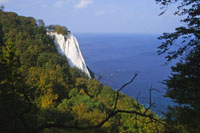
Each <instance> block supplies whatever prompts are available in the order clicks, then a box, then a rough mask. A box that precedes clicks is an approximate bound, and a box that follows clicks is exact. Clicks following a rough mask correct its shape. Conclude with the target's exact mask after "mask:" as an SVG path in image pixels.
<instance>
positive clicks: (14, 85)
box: [0, 11, 163, 133]
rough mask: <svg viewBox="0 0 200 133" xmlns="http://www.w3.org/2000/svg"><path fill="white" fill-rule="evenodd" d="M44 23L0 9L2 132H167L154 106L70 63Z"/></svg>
mask: <svg viewBox="0 0 200 133" xmlns="http://www.w3.org/2000/svg"><path fill="white" fill-rule="evenodd" d="M46 27H47V26H45V24H44V22H43V21H42V20H35V19H34V18H32V17H23V16H18V15H17V14H16V13H13V12H4V11H0V132H2V133H3V132H6V133H7V132H34V133H35V132H59V133H60V132H65V133H66V132H69V133H73V132H80V133H81V132H86V133H88V132H130V133H131V132H133V133H134V132H162V131H163V123H162V122H160V121H162V119H161V118H160V117H158V116H156V114H155V113H153V112H152V111H151V110H150V108H145V107H143V106H142V105H140V104H139V103H138V101H137V100H134V99H133V98H130V97H128V96H127V95H124V94H122V93H120V91H114V90H112V89H111V88H110V87H109V86H103V85H102V84H101V83H100V82H99V81H97V80H95V79H91V80H90V79H88V78H87V76H85V74H83V73H81V72H80V71H79V70H77V69H76V68H71V67H69V65H68V62H67V60H66V58H64V57H62V56H60V55H59V54H58V52H57V50H56V47H55V45H54V40H52V39H51V37H49V36H48V35H47V34H46V33H47V30H49V29H48V28H46ZM50 27H51V26H50ZM59 27H61V26H56V28H58V29H60V28H59ZM54 28H55V27H54V26H53V29H54ZM61 29H63V28H61ZM64 29H65V30H64V32H65V31H68V30H67V29H66V28H64ZM61 32H62V30H61ZM64 34H65V33H64ZM134 79H135V77H134V78H133V79H132V81H133V80H134ZM129 83H130V82H129ZM129 83H128V84H129ZM128 84H126V85H128ZM126 85H124V86H123V87H125V86H126ZM121 89H122V88H121ZM121 89H120V90H121ZM161 123H162V124H161Z"/></svg>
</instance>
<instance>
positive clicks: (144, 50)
mask: <svg viewBox="0 0 200 133" xmlns="http://www.w3.org/2000/svg"><path fill="white" fill-rule="evenodd" d="M75 36H76V37H77V39H78V41H79V45H80V48H81V51H82V54H83V56H84V58H85V61H86V64H87V65H88V66H89V68H90V69H91V70H92V71H93V72H94V73H95V74H96V75H97V77H100V81H101V82H102V83H103V84H104V85H109V86H111V87H112V88H113V89H117V88H120V87H121V85H123V84H124V83H125V82H127V81H129V80H130V79H131V77H132V76H133V75H134V73H137V74H138V77H137V78H136V79H135V81H134V82H133V83H132V84H131V85H129V86H128V87H126V88H125V89H124V90H123V91H122V92H123V93H125V94H127V95H129V96H131V97H133V98H136V97H138V100H139V102H140V103H141V104H143V105H144V106H145V105H148V103H149V88H150V87H153V88H155V89H157V90H159V91H155V92H152V101H153V102H155V107H154V108H153V109H152V110H153V111H155V112H156V113H158V114H160V112H162V111H163V112H165V111H166V109H167V106H168V105H171V104H172V102H171V101H170V99H167V98H164V97H163V95H164V94H165V89H164V88H165V86H164V85H163V84H162V83H161V82H162V81H163V80H165V79H167V78H168V76H170V72H171V69H170V68H171V65H172V63H171V64H168V65H164V64H165V62H166V60H165V58H164V55H162V56H158V55H157V53H156V51H157V47H158V46H159V45H160V44H161V42H160V41H159V40H158V39H157V37H158V36H159V35H152V34H82V33H81V34H75Z"/></svg>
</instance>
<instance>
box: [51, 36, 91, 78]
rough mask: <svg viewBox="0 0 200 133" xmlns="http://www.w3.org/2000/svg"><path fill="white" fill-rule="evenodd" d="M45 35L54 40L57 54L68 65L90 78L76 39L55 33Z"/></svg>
mask: <svg viewBox="0 0 200 133" xmlns="http://www.w3.org/2000/svg"><path fill="white" fill-rule="evenodd" d="M47 34H48V35H50V36H51V37H53V38H54V43H55V45H56V48H57V50H58V52H59V54H61V55H63V56H65V57H66V58H67V60H68V63H69V65H70V66H71V67H76V68H78V69H80V70H81V71H82V72H84V73H85V74H86V75H87V76H88V77H89V78H91V76H90V72H89V71H88V68H87V66H86V64H85V61H84V58H83V56H82V53H81V50H80V47H79V44H78V41H77V40H76V38H75V37H74V36H73V35H72V34H71V33H69V34H68V35H66V36H64V35H62V34H58V33H56V32H48V33H47Z"/></svg>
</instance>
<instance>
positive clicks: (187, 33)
mask: <svg viewBox="0 0 200 133" xmlns="http://www.w3.org/2000/svg"><path fill="white" fill-rule="evenodd" d="M156 1H157V2H158V3H160V4H161V5H162V6H163V7H162V8H165V9H167V7H168V6H169V5H170V4H174V3H176V2H177V3H179V4H180V5H179V6H178V10H177V11H176V12H175V15H179V16H184V17H185V18H184V19H183V20H181V22H182V23H183V26H181V27H178V28H176V31H175V32H173V33H164V34H163V36H161V37H159V39H161V40H164V41H163V43H162V45H160V46H159V47H158V48H159V51H158V53H159V54H163V53H167V56H166V58H167V60H168V61H171V60H173V59H176V58H178V57H181V58H180V62H178V63H177V64H176V66H174V67H172V74H171V76H170V77H169V79H167V80H165V81H164V84H166V86H167V92H166V95H165V96H166V97H169V98H171V99H173V100H174V101H175V102H176V103H178V105H177V106H175V107H170V108H169V110H168V113H167V114H166V116H167V122H168V124H169V125H170V127H169V128H167V130H169V131H171V132H175V131H176V132H199V130H200V126H199V123H200V97H199V96H200V60H199V59H200V1H199V0H156ZM165 11H166V10H164V12H165ZM164 12H162V13H161V14H163V13H164ZM177 43H179V47H178V48H177V49H176V48H175V47H174V45H175V44H177Z"/></svg>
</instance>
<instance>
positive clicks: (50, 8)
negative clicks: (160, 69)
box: [0, 0, 180, 34]
mask: <svg viewBox="0 0 200 133" xmlns="http://www.w3.org/2000/svg"><path fill="white" fill-rule="evenodd" d="M0 5H4V6H5V11H11V12H16V13H18V14H19V15H23V16H31V17H34V18H36V19H42V20H44V22H45V24H46V25H49V24H59V25H64V26H66V27H67V28H68V29H69V30H70V31H72V32H73V33H155V34H157V33H163V32H171V31H174V29H175V27H177V26H178V25H180V22H179V19H180V18H179V17H178V16H173V11H174V10H175V7H171V8H169V9H168V11H167V13H166V14H164V15H163V16H158V15H159V13H160V12H161V10H160V5H157V4H156V2H155V0H0Z"/></svg>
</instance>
